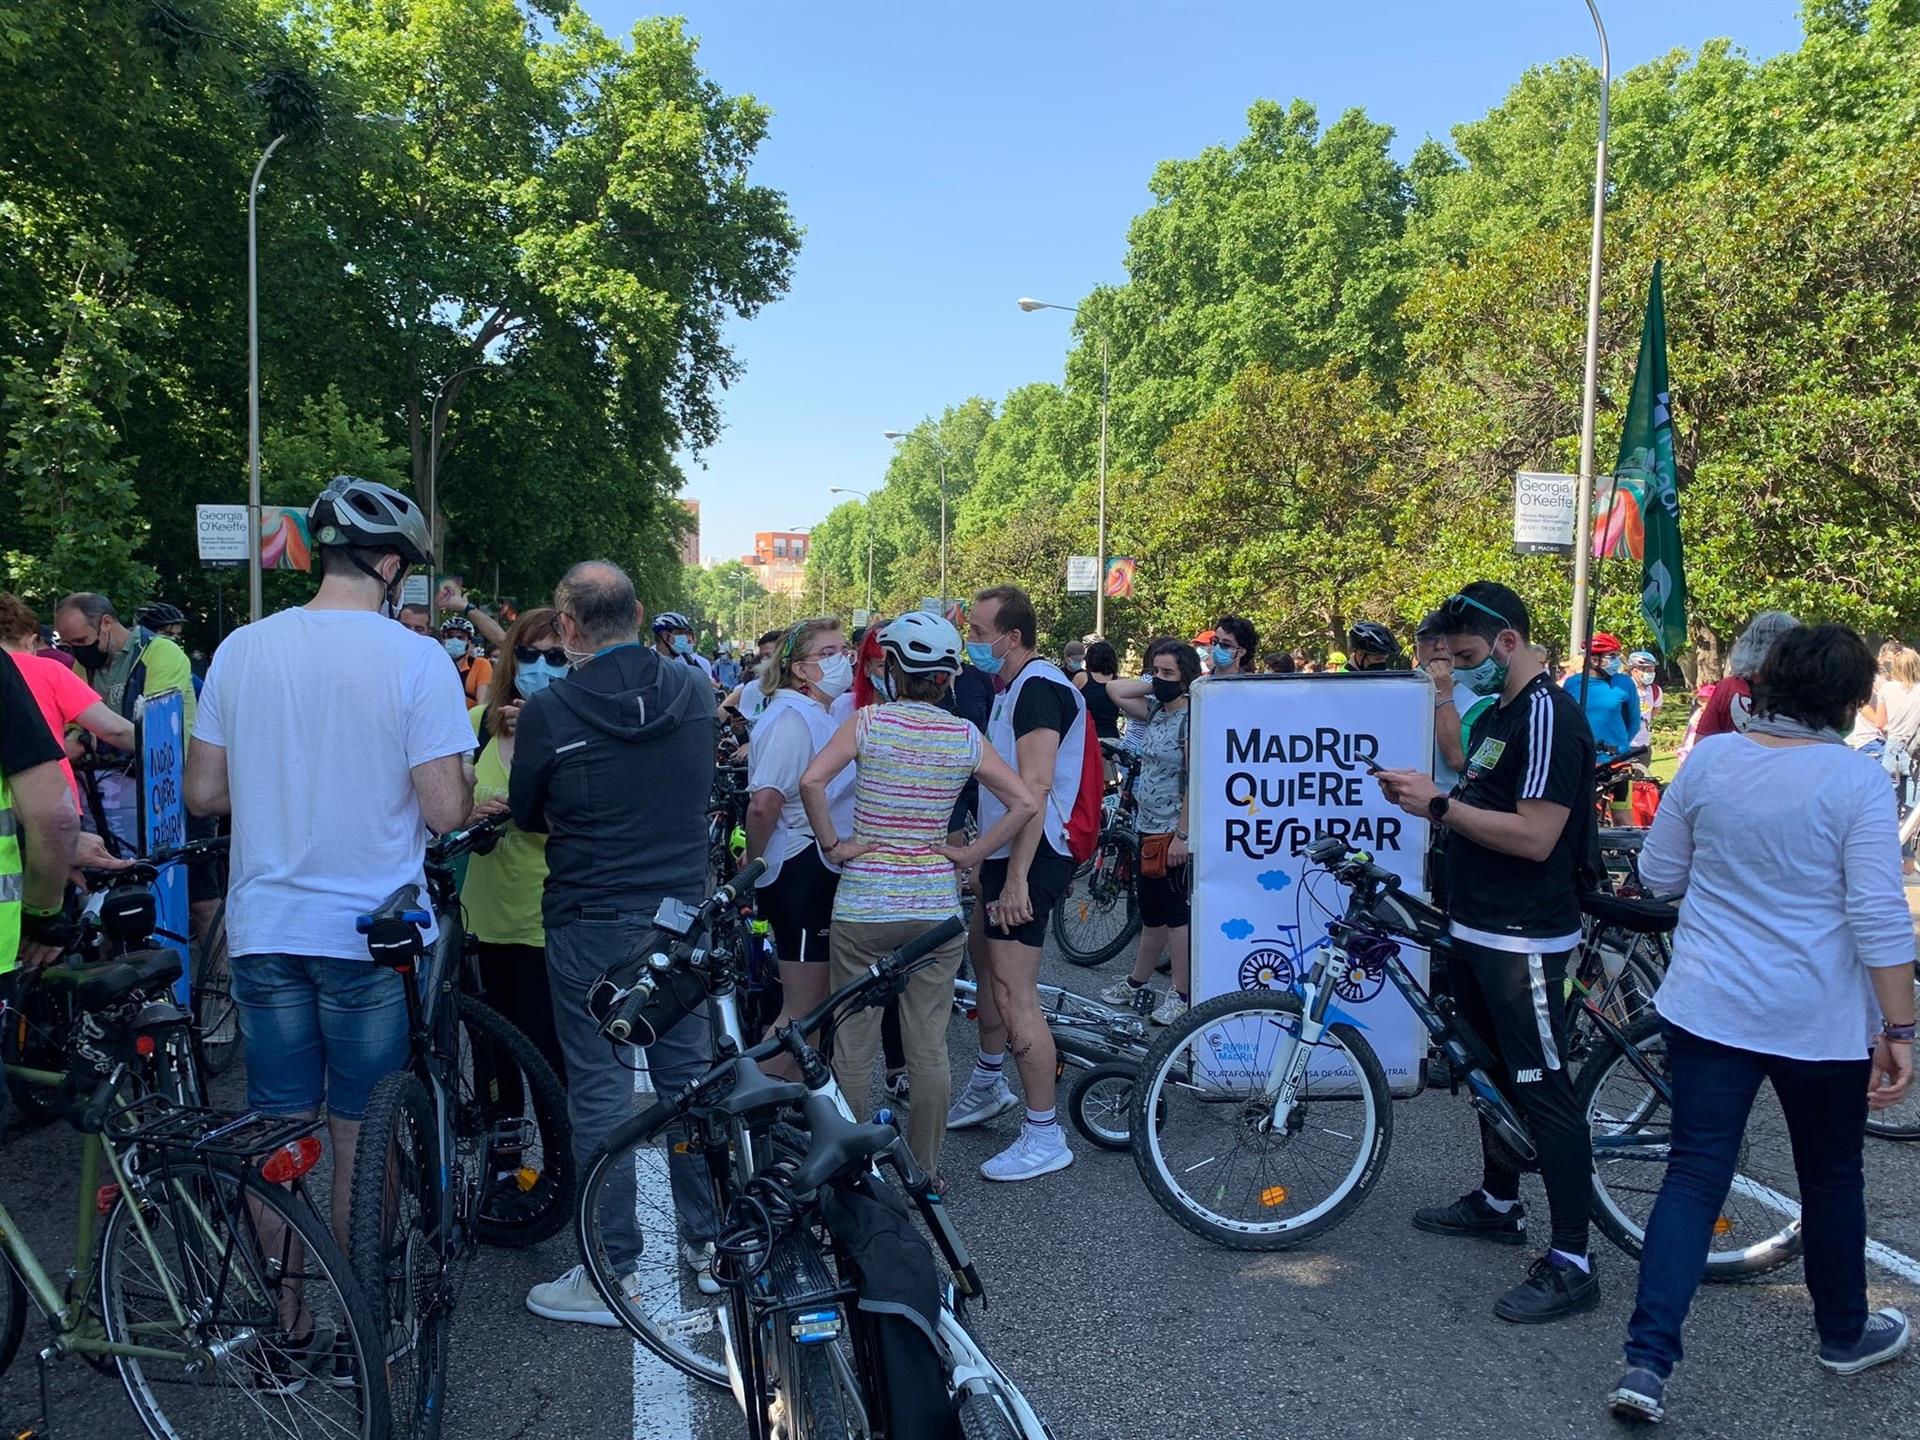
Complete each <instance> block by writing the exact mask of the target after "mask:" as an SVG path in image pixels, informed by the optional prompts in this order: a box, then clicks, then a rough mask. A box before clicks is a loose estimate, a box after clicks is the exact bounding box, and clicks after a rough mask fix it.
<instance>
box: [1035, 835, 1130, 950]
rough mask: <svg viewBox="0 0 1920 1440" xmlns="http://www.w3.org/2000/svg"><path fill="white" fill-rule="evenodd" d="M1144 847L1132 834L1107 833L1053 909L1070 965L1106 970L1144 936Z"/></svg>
mask: <svg viewBox="0 0 1920 1440" xmlns="http://www.w3.org/2000/svg"><path fill="white" fill-rule="evenodd" d="M1139 870H1140V842H1139V840H1138V839H1137V838H1136V837H1135V836H1134V834H1133V832H1132V831H1130V830H1118V829H1115V830H1103V831H1101V832H1100V843H1099V848H1098V849H1096V850H1095V851H1094V852H1093V858H1092V859H1091V860H1089V861H1088V862H1087V863H1086V864H1085V865H1082V866H1081V867H1080V868H1079V869H1078V870H1076V871H1074V874H1073V881H1072V883H1071V884H1069V885H1068V886H1067V893H1066V894H1065V895H1063V896H1061V897H1060V903H1059V904H1058V905H1056V906H1054V909H1053V938H1054V942H1055V943H1056V944H1057V945H1058V946H1059V947H1060V954H1061V955H1062V956H1063V957H1064V958H1065V959H1066V961H1067V962H1068V963H1069V964H1071V965H1080V966H1094V965H1104V964H1105V963H1106V962H1107V961H1109V960H1111V959H1112V958H1113V957H1114V956H1116V955H1118V954H1119V953H1120V952H1121V951H1122V950H1124V949H1125V948H1126V946H1127V942H1128V941H1129V940H1131V939H1133V937H1134V936H1135V935H1137V934H1139V932H1140V896H1139V894H1138V892H1137V891H1136V890H1135V888H1134V877H1135V876H1136V875H1137V874H1138V873H1139Z"/></svg>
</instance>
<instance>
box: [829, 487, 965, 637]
mask: <svg viewBox="0 0 1920 1440" xmlns="http://www.w3.org/2000/svg"><path fill="white" fill-rule="evenodd" d="M827 493H828V494H829V495H858V496H859V497H860V498H861V499H862V500H864V501H866V502H867V504H868V505H872V504H873V496H871V495H869V494H868V493H867V492H866V491H864V490H855V489H853V488H852V487H851V486H848V485H829V486H828V487H827ZM946 493H947V487H946V486H945V485H944V484H942V485H941V487H940V496H941V501H942V503H941V507H940V511H941V514H940V538H941V540H942V542H944V541H945V540H946V534H947V517H946V504H945V500H946ZM943 568H944V567H943ZM946 588H947V577H946V576H945V574H942V575H941V577H940V589H941V595H940V599H941V602H942V603H943V604H944V603H945V601H946V598H947V597H946V593H945V592H946ZM867 614H869V615H871V614H873V511H872V510H868V511H867Z"/></svg>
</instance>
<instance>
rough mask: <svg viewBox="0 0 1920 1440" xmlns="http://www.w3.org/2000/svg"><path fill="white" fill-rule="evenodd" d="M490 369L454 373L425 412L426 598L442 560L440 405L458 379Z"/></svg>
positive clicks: (470, 368) (442, 416) (443, 419)
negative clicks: (429, 555) (429, 552)
mask: <svg viewBox="0 0 1920 1440" xmlns="http://www.w3.org/2000/svg"><path fill="white" fill-rule="evenodd" d="M491 368H492V367H491V366H489V365H488V364H487V363H486V362H485V361H481V362H480V363H479V364H477V365H469V366H467V367H466V368H465V369H464V370H456V371H454V372H453V373H452V374H451V375H449V376H447V377H446V378H445V379H443V380H441V382H440V383H439V384H438V385H436V386H434V387H433V405H432V408H430V409H429V410H428V411H427V538H428V539H429V540H431V541H432V542H433V564H431V565H430V566H428V567H427V594H428V596H429V597H431V596H433V594H434V593H435V586H434V581H435V580H436V579H437V578H438V576H437V574H436V573H435V572H437V571H438V570H439V568H440V562H441V560H443V559H444V558H445V557H444V556H442V555H441V553H440V550H441V545H440V429H441V427H442V426H443V425H444V424H445V423H446V412H445V407H444V405H443V403H442V402H443V401H444V399H445V397H446V393H447V387H448V386H449V385H451V384H453V382H454V381H456V380H458V379H459V378H460V377H461V376H463V375H473V374H476V373H477V372H479V371H481V370H487V369H491ZM495 599H496V600H497V599H498V597H497V596H496V597H495ZM427 603H428V604H430V605H431V604H432V603H433V601H432V599H431V598H429V600H428V602H427Z"/></svg>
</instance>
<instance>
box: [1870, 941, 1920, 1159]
mask: <svg viewBox="0 0 1920 1440" xmlns="http://www.w3.org/2000/svg"><path fill="white" fill-rule="evenodd" d="M1913 998H1914V1000H1915V1001H1916V1002H1920V961H1915V962H1914V967H1913ZM1867 1133H1868V1134H1869V1135H1876V1136H1878V1137H1879V1138H1880V1139H1882V1140H1920V1095H1917V1094H1914V1093H1912V1092H1909V1093H1908V1095H1907V1098H1906V1099H1904V1100H1902V1101H1901V1102H1900V1103H1899V1104H1898V1105H1894V1106H1892V1107H1890V1108H1888V1109H1886V1110H1869V1111H1868V1112H1867Z"/></svg>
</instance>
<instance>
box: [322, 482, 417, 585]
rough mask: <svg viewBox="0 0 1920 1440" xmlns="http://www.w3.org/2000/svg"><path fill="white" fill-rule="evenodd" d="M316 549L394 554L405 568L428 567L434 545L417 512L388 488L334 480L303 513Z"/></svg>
mask: <svg viewBox="0 0 1920 1440" xmlns="http://www.w3.org/2000/svg"><path fill="white" fill-rule="evenodd" d="M307 533H308V534H309V535H311V536H312V537H313V543H314V544H315V545H354V546H358V547H360V548H361V549H365V550H393V551H396V552H398V554H399V556H400V558H401V559H402V560H405V561H406V562H407V563H408V564H409V565H431V564H432V563H433V542H432V540H430V539H429V538H428V536H427V517H426V516H425V515H423V514H421V513H420V507H419V506H418V505H416V504H415V503H414V502H413V501H412V500H410V499H408V498H407V497H406V496H405V495H402V494H401V493H400V492H399V491H398V490H396V489H394V488H393V487H392V486H391V485H382V484H381V483H380V482H379V481H377V480H362V479H360V478H359V477H358V476H355V475H336V476H334V477H333V479H331V480H329V481H328V482H327V488H326V489H324V490H322V491H321V492H320V495H319V497H318V498H317V499H316V500H315V501H314V502H313V504H312V505H311V506H310V507H309V508H308V510H307Z"/></svg>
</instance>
